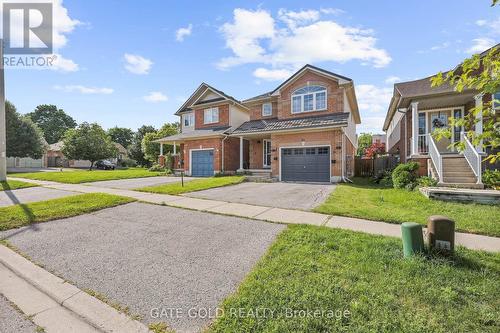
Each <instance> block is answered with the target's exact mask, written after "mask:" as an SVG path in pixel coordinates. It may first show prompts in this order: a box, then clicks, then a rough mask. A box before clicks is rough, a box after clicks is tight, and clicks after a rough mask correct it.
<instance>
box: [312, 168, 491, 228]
mask: <svg viewBox="0 0 500 333" xmlns="http://www.w3.org/2000/svg"><path fill="white" fill-rule="evenodd" d="M315 211H316V212H318V213H324V214H331V215H341V216H349V217H359V218H365V219H369V220H377V221H385V222H391V223H403V222H417V223H420V224H424V225H425V224H427V218H428V217H429V216H431V215H445V216H448V217H450V218H451V219H453V220H454V221H455V223H456V229H457V231H463V232H470V233H476V234H483V235H489V236H496V237H500V220H499V216H500V207H499V206H494V205H480V204H467V203H457V202H443V201H434V200H431V199H428V198H426V197H425V196H423V195H422V194H421V193H420V192H419V191H418V190H415V191H408V190H405V189H394V188H392V187H387V186H382V185H379V184H374V183H373V182H371V181H370V180H369V179H366V178H355V179H354V184H341V185H339V186H338V187H337V188H336V190H335V191H334V192H333V193H332V194H331V195H330V197H329V198H328V199H327V200H326V201H325V202H324V203H323V204H322V205H320V206H318V207H317V208H316V209H315Z"/></svg>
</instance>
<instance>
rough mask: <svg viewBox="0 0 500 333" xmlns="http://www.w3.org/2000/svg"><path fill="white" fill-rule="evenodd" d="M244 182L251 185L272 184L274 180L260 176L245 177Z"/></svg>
mask: <svg viewBox="0 0 500 333" xmlns="http://www.w3.org/2000/svg"><path fill="white" fill-rule="evenodd" d="M245 180H246V181H247V182H253V183H274V182H275V180H274V179H273V178H271V177H270V176H269V177H261V176H252V175H250V176H245Z"/></svg>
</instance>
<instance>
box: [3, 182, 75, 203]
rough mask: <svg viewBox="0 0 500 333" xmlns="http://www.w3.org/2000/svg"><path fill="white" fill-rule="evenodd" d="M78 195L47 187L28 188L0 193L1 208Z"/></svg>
mask: <svg viewBox="0 0 500 333" xmlns="http://www.w3.org/2000/svg"><path fill="white" fill-rule="evenodd" d="M76 194H80V193H76V192H71V191H63V190H56V189H53V188H46V187H28V188H23V189H19V190H12V191H0V207H6V206H12V205H18V204H23V203H29V202H36V201H44V200H50V199H57V198H62V197H67V196H70V195H76Z"/></svg>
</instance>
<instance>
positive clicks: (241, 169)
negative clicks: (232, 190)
mask: <svg viewBox="0 0 500 333" xmlns="http://www.w3.org/2000/svg"><path fill="white" fill-rule="evenodd" d="M238 171H240V172H241V171H243V137H242V136H240V168H239V169H238Z"/></svg>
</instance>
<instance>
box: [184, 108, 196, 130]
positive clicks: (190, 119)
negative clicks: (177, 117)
mask: <svg viewBox="0 0 500 333" xmlns="http://www.w3.org/2000/svg"><path fill="white" fill-rule="evenodd" d="M186 120H188V123H189V125H186ZM182 126H183V127H189V128H191V127H193V126H194V114H193V113H192V112H190V113H186V114H184V115H182Z"/></svg>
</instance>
